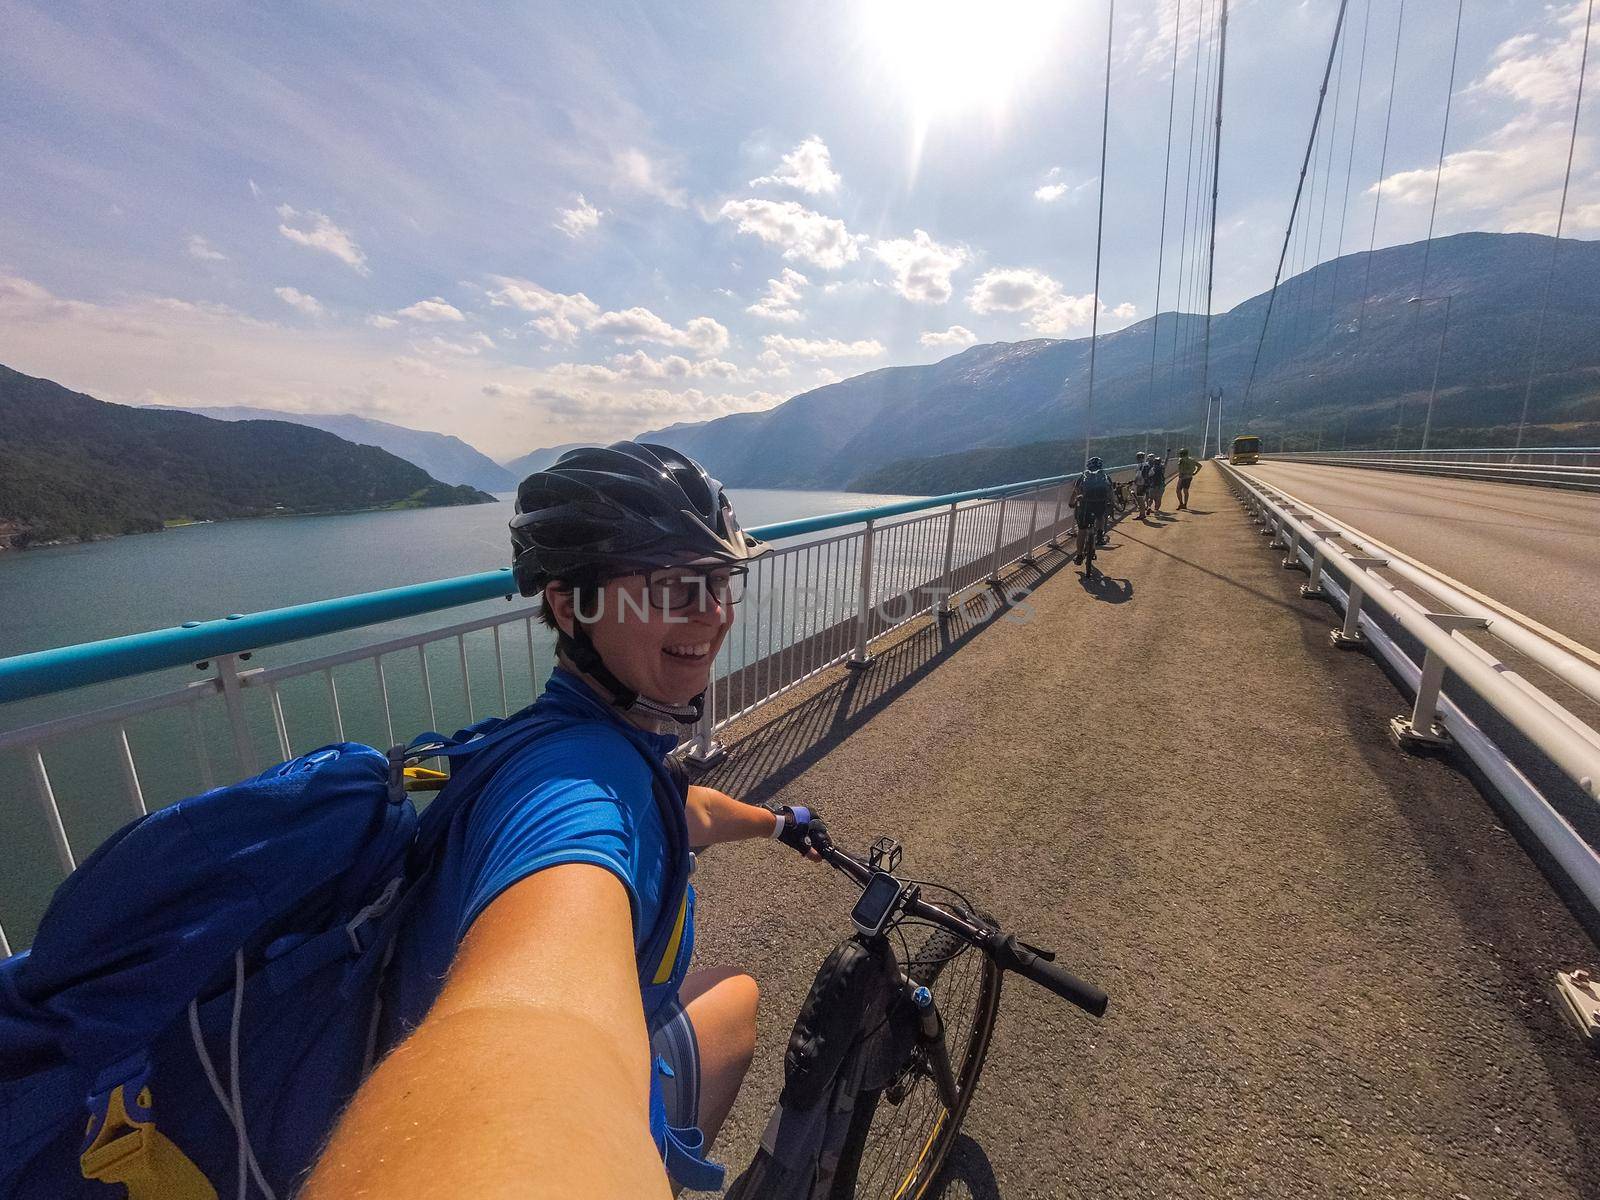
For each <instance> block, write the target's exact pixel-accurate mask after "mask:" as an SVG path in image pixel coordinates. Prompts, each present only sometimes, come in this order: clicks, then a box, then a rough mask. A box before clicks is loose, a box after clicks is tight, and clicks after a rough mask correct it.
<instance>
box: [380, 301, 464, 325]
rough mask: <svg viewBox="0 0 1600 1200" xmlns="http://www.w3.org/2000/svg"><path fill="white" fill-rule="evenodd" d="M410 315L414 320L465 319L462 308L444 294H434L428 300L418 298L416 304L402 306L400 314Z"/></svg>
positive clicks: (403, 315)
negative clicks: (443, 295) (444, 296)
mask: <svg viewBox="0 0 1600 1200" xmlns="http://www.w3.org/2000/svg"><path fill="white" fill-rule="evenodd" d="M396 315H398V316H402V317H410V318H411V319H412V320H413V321H465V320H466V319H467V318H466V317H464V316H462V314H461V310H460V309H459V308H457V307H456V306H455V305H454V304H451V303H450V302H449V301H448V300H445V299H444V298H443V297H442V296H433V297H430V298H429V299H427V300H418V301H417V302H416V303H415V304H412V305H408V306H407V307H405V308H402V309H401V310H400V311H399V313H398V314H396Z"/></svg>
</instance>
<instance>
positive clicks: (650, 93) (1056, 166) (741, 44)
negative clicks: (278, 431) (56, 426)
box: [0, 0, 1600, 458]
mask: <svg viewBox="0 0 1600 1200" xmlns="http://www.w3.org/2000/svg"><path fill="white" fill-rule="evenodd" d="M1397 3H1398V0H1371V2H1370V31H1369V33H1368V39H1369V40H1368V47H1367V59H1366V70H1365V83H1364V86H1363V88H1362V91H1361V96H1360V108H1359V110H1357V109H1356V106H1355V103H1354V101H1355V95H1356V77H1357V67H1358V63H1359V53H1360V48H1361V34H1362V32H1363V29H1364V27H1365V26H1366V23H1367V20H1368V18H1367V12H1368V8H1369V5H1368V3H1367V0H1350V7H1349V17H1348V21H1349V31H1348V36H1347V39H1346V46H1345V51H1344V58H1343V61H1342V63H1341V70H1340V72H1339V73H1336V76H1335V78H1336V80H1338V79H1339V78H1343V80H1344V82H1343V84H1342V85H1341V89H1342V90H1340V93H1339V95H1340V113H1339V119H1338V123H1337V124H1334V123H1333V121H1332V116H1333V112H1332V106H1333V101H1334V96H1333V94H1332V89H1330V96H1329V101H1328V106H1329V107H1328V115H1327V117H1326V118H1325V119H1326V120H1327V121H1328V123H1329V127H1330V129H1331V131H1332V133H1331V136H1332V139H1333V140H1332V141H1331V143H1323V144H1322V146H1320V147H1319V151H1318V155H1317V158H1318V162H1319V164H1321V165H1320V166H1319V168H1318V169H1319V171H1321V172H1322V175H1323V177H1324V178H1325V179H1326V178H1328V177H1329V174H1330V172H1329V170H1328V168H1327V163H1328V162H1332V164H1333V167H1332V171H1331V175H1332V177H1333V178H1334V180H1335V187H1334V188H1333V189H1332V190H1331V192H1324V193H1322V194H1326V195H1329V196H1331V202H1329V203H1328V204H1327V208H1328V210H1329V216H1328V217H1327V218H1326V219H1318V221H1317V224H1316V225H1315V226H1314V227H1313V230H1312V233H1313V236H1312V238H1311V241H1312V242H1313V243H1314V242H1315V241H1316V236H1315V235H1316V233H1317V232H1318V231H1320V232H1321V233H1322V243H1323V249H1322V255H1321V257H1331V256H1332V255H1333V254H1334V253H1335V249H1336V233H1337V229H1338V225H1339V220H1340V216H1341V208H1342V204H1341V201H1342V198H1343V182H1344V171H1345V163H1346V161H1347V158H1348V154H1349V137H1350V129H1351V125H1350V122H1351V117H1352V112H1353V111H1355V112H1356V114H1357V121H1358V124H1357V125H1356V138H1355V142H1354V146H1355V149H1354V156H1353V159H1351V160H1349V161H1351V163H1352V166H1351V175H1352V179H1353V184H1352V187H1351V191H1350V203H1349V207H1348V211H1347V213H1346V214H1345V216H1344V224H1345V226H1346V230H1345V237H1344V249H1345V251H1346V252H1349V251H1352V250H1356V249H1364V248H1365V247H1366V244H1367V238H1368V236H1369V235H1370V232H1371V222H1372V212H1373V203H1374V199H1375V192H1374V185H1375V184H1376V182H1377V181H1378V179H1379V170H1378V166H1379V154H1380V149H1381V135H1382V118H1383V113H1384V108H1385V106H1386V105H1387V103H1388V100H1389V86H1388V81H1389V67H1390V62H1391V54H1392V51H1393V44H1394V43H1393V39H1394V31H1395V17H1396V12H1397ZM1202 7H1203V8H1204V10H1205V13H1206V17H1207V20H1206V26H1205V31H1204V32H1205V33H1206V35H1207V36H1209V33H1210V30H1211V16H1212V14H1213V13H1214V9H1215V0H1183V9H1182V20H1181V25H1180V28H1179V40H1178V46H1179V55H1178V66H1177V82H1178V100H1177V121H1176V126H1177V128H1176V130H1175V133H1174V135H1173V160H1174V162H1173V166H1172V168H1171V171H1172V174H1171V183H1170V187H1169V199H1168V218H1167V220H1168V234H1167V244H1166V252H1165V267H1166V269H1165V271H1164V273H1163V282H1162V304H1161V307H1162V309H1163V310H1164V311H1170V310H1171V308H1172V307H1173V304H1174V297H1175V295H1176V293H1177V288H1178V271H1179V270H1180V262H1181V261H1184V260H1182V259H1181V258H1180V253H1179V250H1180V243H1181V242H1182V240H1183V234H1182V226H1183V224H1184V222H1183V219H1182V215H1181V208H1182V204H1181V197H1182V195H1183V192H1184V165H1185V156H1186V155H1187V154H1188V152H1189V146H1190V137H1189V128H1190V111H1189V109H1190V96H1191V95H1192V94H1193V88H1194V70H1195V52H1196V41H1197V33H1200V32H1201V30H1200V28H1199V26H1198V18H1199V17H1200V15H1201V11H1202ZM1337 7H1338V6H1337V4H1336V3H1335V2H1334V0H1317V2H1315V3H1292V2H1287V0H1234V3H1232V5H1231V7H1230V28H1229V39H1228V76H1227V95H1226V104H1225V114H1224V121H1225V125H1224V132H1223V166H1222V178H1221V203H1220V215H1219V220H1218V245H1217V278H1216V293H1217V307H1218V308H1219V309H1224V308H1226V307H1228V306H1229V305H1231V304H1233V303H1236V302H1237V301H1239V300H1241V299H1244V298H1245V297H1247V296H1249V295H1252V294H1254V293H1256V292H1258V291H1261V290H1264V289H1265V288H1266V287H1267V286H1268V285H1269V284H1270V282H1271V277H1272V269H1273V266H1274V264H1275V262H1276V259H1277V253H1278V247H1279V243H1280V242H1281V239H1282V236H1283V225H1284V221H1285V219H1286V217H1287V214H1288V209H1289V202H1290V197H1291V195H1292V192H1293V187H1294V179H1295V174H1296V172H1297V171H1298V168H1299V162H1300V157H1301V154H1302V153H1303V151H1304V145H1305V137H1306V133H1307V130H1308V129H1309V125H1310V118H1311V113H1312V109H1313V107H1314V105H1315V100H1316V85H1317V82H1318V80H1319V79H1320V76H1321V72H1322V67H1323V63H1324V60H1325V57H1326V54H1327V48H1328V42H1329V37H1330V35H1331V32H1332V28H1333V19H1334V14H1335V12H1336V11H1337ZM1455 7H1456V6H1455V5H1454V4H1451V3H1449V2H1448V0H1409V3H1408V4H1407V11H1406V25H1405V28H1404V31H1403V32H1404V36H1403V39H1402V43H1401V64H1400V71H1399V82H1398V84H1397V87H1396V90H1395V96H1394V118H1393V123H1392V128H1391V134H1390V140H1389V147H1388V154H1387V163H1386V167H1385V170H1384V172H1383V175H1384V177H1385V178H1384V184H1383V187H1384V192H1383V199H1382V204H1381V208H1380V211H1379V222H1378V227H1377V241H1378V244H1379V245H1385V244H1393V243H1398V242H1405V241H1412V240H1416V239H1420V238H1421V237H1422V236H1424V234H1425V232H1426V229H1427V223H1428V217H1429V208H1430V202H1431V200H1432V196H1433V184H1434V171H1435V167H1436V165H1437V160H1438V154H1439V138H1440V129H1441V121H1442V119H1443V115H1444V103H1445V96H1446V90H1447V88H1446V85H1447V80H1448V69H1449V62H1450V49H1451V37H1452V33H1453V28H1454V20H1455ZM1584 7H1585V6H1584V5H1583V4H1581V3H1580V4H1572V3H1560V4H1555V5H1546V4H1541V3H1537V2H1531V0H1467V2H1466V5H1465V13H1466V16H1465V21H1464V25H1463V30H1462V35H1461V50H1460V61H1459V65H1458V68H1457V73H1456V80H1455V87H1454V101H1453V107H1452V111H1451V117H1450V130H1449V141H1448V146H1447V148H1446V153H1447V158H1446V166H1445V171H1444V173H1443V176H1442V179H1441V181H1440V197H1439V209H1438V216H1437V224H1436V232H1438V233H1451V232H1457V231H1460V230H1464V229H1491V230H1501V229H1535V230H1541V231H1545V232H1550V231H1553V228H1554V224H1555V209H1556V202H1557V199H1558V196H1559V190H1560V183H1561V171H1562V167H1563V165H1564V160H1565V152H1566V134H1567V128H1568V125H1569V123H1570V121H1571V111H1572V110H1571V105H1572V92H1573V87H1574V85H1575V81H1576V80H1575V77H1576V66H1577V58H1578V44H1579V41H1580V39H1581V35H1582V32H1583V16H1584ZM1176 16H1177V0H1121V3H1119V4H1118V7H1117V23H1116V27H1115V50H1114V54H1113V63H1112V95H1111V144H1110V151H1109V157H1108V162H1107V169H1106V232H1105V247H1104V264H1103V269H1102V282H1101V288H1100V302H1101V315H1100V328H1101V330H1102V331H1104V330H1106V329H1111V328H1118V327H1120V326H1122V325H1126V324H1128V323H1130V322H1131V321H1135V320H1139V319H1143V318H1145V317H1147V316H1149V315H1151V313H1152V312H1153V311H1154V305H1155V299H1156V273H1157V272H1156V263H1157V252H1158V246H1159V240H1160V239H1159V237H1158V232H1159V224H1160V219H1161V197H1162V186H1163V174H1164V171H1165V169H1166V160H1165V156H1164V150H1165V141H1166V130H1167V108H1168V99H1169V94H1170V93H1169V86H1170V83H1171V80H1172V45H1173V43H1172V37H1173V28H1174V20H1175V17H1176ZM1105 21H1106V6H1105V3H1104V0H1094V2H1087V3H1079V2H1077V0H1059V2H1058V0H985V2H984V3H982V4H975V3H958V2H956V0H920V2H913V0H853V2H849V3H845V2H842V0H818V2H814V3H811V4H807V5H752V4H749V3H740V2H733V0H729V2H724V3H706V4H698V5H690V4H687V3H685V4H681V5H674V6H670V7H669V6H666V5H649V4H612V3H588V4H565V5H558V4H510V3H500V4H472V3H459V2H458V3H453V4H450V5H422V4H408V5H370V4H309V3H274V4H260V3H258V4H248V5H246V4H234V5H218V4H214V3H193V4H184V3H168V4H159V5H149V6H133V5H105V4H101V3H84V4H77V3H71V2H64V0H52V2H51V3H47V4H46V3H39V4H31V3H19V2H17V0H0V163H4V164H5V166H4V169H3V170H0V362H4V363H5V364H7V365H9V366H12V367H15V368H17V369H19V370H22V371H24V372H27V373H30V374H38V375H45V376H48V377H50V378H54V379H57V380H59V381H61V382H63V383H65V384H67V385H68V386H70V387H74V388H77V389H80V390H84V391H88V392H91V393H93V394H95V395H98V396H101V397H102V398H105V399H110V400H117V401H122V402H126V403H142V402H162V403H169V404H184V403H193V404H229V403H239V404H258V405H266V406H270V407H277V408H284V409H291V410H300V411H333V412H355V413H360V414H363V415H368V416H374V417H378V418H381V419H386V420H391V421H396V422H398V423H401V424H406V425H411V426H414V427H416V428H424V429H434V430H440V431H444V432H451V433H456V434H458V435H459V436H461V437H463V438H465V439H466V440H468V441H470V442H472V443H474V444H475V445H477V446H478V447H479V448H481V449H483V450H484V451H486V452H488V453H490V454H491V455H493V456H495V457H499V458H509V457H511V456H512V455H514V454H517V453H520V452H523V451H525V450H528V449H530V448H533V447H536V446H540V445H549V444H554V443H557V442H564V441H575V440H586V439H595V438H606V437H611V436H626V435H629V434H632V433H635V432H638V431H640V430H642V429H645V428H648V427H653V426H660V425H665V424H668V423H671V422H673V421H678V420H700V419H706V418H708V417H713V416H719V415H721V414H723V413H726V412H732V411H740V410H746V409H758V408H764V407H768V406H770V405H772V404H775V403H778V402H780V401H781V400H783V399H785V398H787V397H788V396H791V395H794V394H796V393H798V392H800V391H804V390H806V389H807V388H810V387H813V386H816V385H817V384H819V383H822V382H827V381H829V380H831V379H835V378H840V377H844V376H848V375H853V374H857V373H859V372H861V371H864V370H871V369H874V368H877V367H882V366H890V365H898V364H905V363H915V362H931V361H934V360H936V359H938V358H941V357H944V356H946V355H948V354H950V353H953V352H954V351H957V350H959V349H961V348H962V347H963V346H965V345H967V344H970V343H971V342H973V341H977V342H989V341H998V340H1018V339H1022V338H1028V337H1038V336H1083V335H1085V334H1087V333H1088V331H1089V321H1090V316H1091V313H1092V304H1091V300H1090V294H1091V292H1092V290H1093V268H1094V258H1093V256H1094V225H1095V202H1096V197H1097V192H1098V186H1099V185H1098V179H1099V174H1100V171H1099V161H1098V156H1099V136H1100V102H1101V94H1102V92H1101V88H1102V80H1103V71H1104V52H1105V36H1106V24H1105ZM1201 40H1202V41H1203V40H1204V39H1201ZM1597 56H1600V53H1597V54H1593V55H1591V74H1592V73H1593V66H1592V60H1593V58H1594V57H1597ZM1208 57H1209V51H1207V50H1206V49H1204V47H1202V50H1201V63H1202V65H1203V64H1204V63H1205V62H1206V61H1207V58H1208ZM1591 82H1592V80H1591ZM1201 88H1202V92H1203V90H1204V81H1203V77H1202V84H1201ZM1205 115H1206V114H1204V113H1202V114H1201V116H1202V117H1204V116H1205ZM1580 132H1581V136H1580V140H1579V147H1578V156H1577V162H1576V165H1575V168H1574V176H1573V189H1572V198H1571V200H1570V202H1569V209H1568V215H1567V226H1566V230H1567V232H1568V233H1569V234H1573V235H1575V236H1594V231H1595V230H1596V228H1597V227H1600V192H1597V189H1596V186H1595V185H1596V183H1597V182H1600V178H1597V168H1596V159H1595V155H1594V146H1593V140H1594V129H1593V121H1591V120H1589V119H1587V117H1586V119H1585V121H1584V123H1583V128H1582V130H1581V131H1580ZM1319 204H1320V201H1319ZM1319 218H1320V212H1319ZM1191 241H1192V235H1191ZM1191 255H1192V246H1191ZM1304 256H1305V258H1306V261H1307V264H1308V265H1309V262H1310V261H1313V260H1315V259H1316V257H1317V255H1316V252H1315V249H1314V247H1313V248H1311V249H1308V250H1307V251H1305V252H1304ZM1182 269H1184V270H1185V271H1186V272H1187V271H1188V268H1187V267H1183V268H1182ZM1190 277H1191V276H1190V275H1188V274H1186V276H1185V278H1186V280H1187V279H1188V278H1190ZM1186 290H1187V289H1186ZM1185 307H1189V308H1192V307H1193V305H1192V304H1190V303H1186V304H1185Z"/></svg>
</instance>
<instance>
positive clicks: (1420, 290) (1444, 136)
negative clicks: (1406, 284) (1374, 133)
mask: <svg viewBox="0 0 1600 1200" xmlns="http://www.w3.org/2000/svg"><path fill="white" fill-rule="evenodd" d="M1463 7H1465V0H1456V38H1455V42H1454V43H1453V44H1452V45H1451V47H1450V81H1449V82H1448V83H1447V84H1446V85H1445V92H1444V128H1443V129H1441V130H1440V131H1439V165H1438V167H1437V168H1435V170H1434V172H1433V206H1432V207H1431V208H1429V209H1428V238H1427V241H1425V242H1424V243H1423V246H1422V281H1421V282H1420V283H1419V284H1418V285H1417V295H1419V296H1425V295H1427V294H1428V255H1429V254H1430V253H1431V252H1432V250H1433V222H1434V218H1435V217H1436V216H1438V214H1439V182H1440V180H1442V179H1443V178H1444V148H1445V143H1446V142H1447V141H1448V140H1449V138H1450V106H1451V104H1452V103H1453V102H1454V100H1455V91H1456V58H1457V56H1458V55H1459V54H1460V53H1461V10H1462V8H1463Z"/></svg>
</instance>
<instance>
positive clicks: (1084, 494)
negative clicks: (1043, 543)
mask: <svg viewBox="0 0 1600 1200" xmlns="http://www.w3.org/2000/svg"><path fill="white" fill-rule="evenodd" d="M1072 508H1073V514H1074V517H1075V519H1076V520H1077V523H1078V552H1077V553H1076V554H1074V555H1073V556H1072V561H1073V562H1075V563H1081V562H1085V561H1088V562H1090V563H1092V562H1093V561H1094V546H1095V545H1096V544H1098V545H1101V546H1103V545H1105V544H1106V540H1107V539H1106V517H1107V515H1108V514H1109V513H1110V511H1111V477H1110V476H1109V475H1107V474H1106V469H1105V463H1104V462H1102V461H1101V459H1100V457H1099V456H1098V455H1096V456H1095V457H1094V458H1091V459H1090V460H1089V462H1088V464H1087V465H1086V466H1085V467H1084V471H1083V474H1082V475H1080V476H1079V477H1078V481H1077V483H1075V484H1073V485H1072ZM1090 569H1091V570H1092V569H1093V568H1092V567H1091V568H1090Z"/></svg>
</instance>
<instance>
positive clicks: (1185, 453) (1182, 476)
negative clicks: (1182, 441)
mask: <svg viewBox="0 0 1600 1200" xmlns="http://www.w3.org/2000/svg"><path fill="white" fill-rule="evenodd" d="M1200 466H1201V463H1200V460H1199V459H1198V458H1190V457H1189V448H1188V447H1187V446H1185V447H1184V448H1183V449H1182V450H1179V451H1178V508H1179V509H1180V510H1181V509H1186V508H1188V507H1189V485H1190V484H1191V483H1193V482H1194V477H1195V476H1196V475H1198V474H1200Z"/></svg>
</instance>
